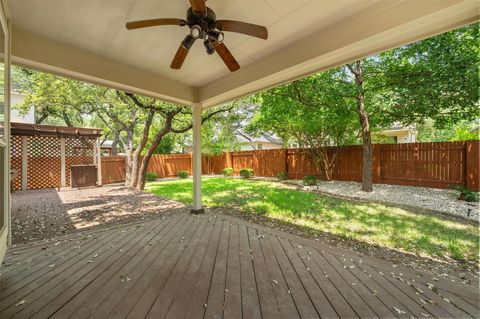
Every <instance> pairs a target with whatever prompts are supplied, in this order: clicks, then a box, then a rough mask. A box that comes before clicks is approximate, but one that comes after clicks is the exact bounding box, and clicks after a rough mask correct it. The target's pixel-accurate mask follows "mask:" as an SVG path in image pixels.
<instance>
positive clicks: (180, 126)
mask: <svg viewBox="0 0 480 319" xmlns="http://www.w3.org/2000/svg"><path fill="white" fill-rule="evenodd" d="M126 96H127V97H128V98H129V99H131V101H132V102H133V103H135V105H136V106H137V107H139V108H141V109H144V110H148V111H149V114H152V116H151V117H149V118H147V121H146V123H145V126H144V128H143V133H142V137H141V138H140V141H139V145H138V146H137V150H136V151H135V154H134V156H133V160H132V179H131V181H130V186H131V187H136V188H137V189H140V190H143V189H144V187H145V181H146V179H145V175H146V173H147V168H148V164H149V162H150V159H151V157H152V155H153V154H154V151H155V149H156V148H157V147H158V146H159V144H160V143H161V142H162V140H163V138H164V137H165V136H166V135H167V134H169V133H174V134H182V133H185V132H187V131H189V130H191V129H192V127H193V122H192V110H191V108H190V107H187V106H181V105H176V104H172V103H168V102H163V101H159V100H155V99H152V98H147V97H140V96H136V95H134V94H131V93H126ZM233 105H234V104H233V103H231V104H227V105H224V106H220V107H218V108H214V109H209V110H207V111H206V112H204V113H203V114H202V120H201V122H202V124H203V123H204V122H205V121H207V120H209V119H210V118H211V117H213V116H215V115H217V114H219V113H222V112H228V111H230V110H231V109H232V108H233ZM155 114H158V115H159V116H160V119H161V121H160V123H161V124H160V125H159V127H158V130H157V132H156V133H155V134H154V135H153V138H152V139H151V140H150V146H149V147H148V148H147V150H146V152H145V154H144V155H143V157H142V158H141V160H140V154H141V150H142V149H143V148H144V147H145V145H146V144H147V142H148V136H149V134H150V129H151V127H152V125H151V124H152V120H153V116H154V115H155ZM139 150H140V151H139ZM138 163H140V164H138ZM137 165H138V172H137V171H136V167H137ZM135 172H137V173H135Z"/></svg>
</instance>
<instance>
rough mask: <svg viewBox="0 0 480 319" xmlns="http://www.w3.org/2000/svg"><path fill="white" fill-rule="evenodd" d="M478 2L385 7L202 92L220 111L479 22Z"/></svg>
mask: <svg viewBox="0 0 480 319" xmlns="http://www.w3.org/2000/svg"><path fill="white" fill-rule="evenodd" d="M478 10H479V3H478V2H477V1H476V0H464V1H458V0H450V1H448V0H447V1H403V0H401V1H381V2H379V3H378V5H377V6H373V7H369V8H368V9H366V10H365V11H364V12H361V13H357V14H355V16H354V17H352V18H351V19H346V20H344V21H341V22H339V23H337V24H334V25H332V26H330V27H328V28H326V29H325V30H323V31H322V32H319V33H317V34H316V35H314V36H309V37H307V38H304V39H301V40H299V41H298V42H297V43H296V44H294V45H292V46H290V47H289V48H286V49H284V50H280V51H278V52H276V53H274V54H272V55H269V56H266V57H265V58H263V59H261V60H259V61H256V62H254V63H252V64H250V65H247V66H245V67H243V68H241V69H240V70H239V71H237V72H235V73H232V74H230V75H227V76H225V77H224V78H222V79H219V80H217V81H215V82H214V83H212V84H209V85H206V86H204V87H202V88H200V90H199V101H200V102H201V103H202V104H203V105H204V106H205V107H211V106H215V105H219V104H221V103H224V102H226V101H230V100H233V99H236V98H239V97H242V96H246V95H249V94H252V93H255V92H258V91H261V90H263V89H266V88H269V87H273V86H275V85H279V84H282V83H286V82H289V81H293V80H295V79H299V78H302V77H305V76H307V75H311V74H314V73H318V72H320V71H324V70H327V69H329V68H332V67H335V66H339V65H342V64H344V63H347V62H349V61H353V60H355V59H359V58H363V57H367V56H369V55H373V54H376V53H379V52H382V51H386V50H389V49H392V48H395V47H399V46H401V45H404V44H407V43H410V42H413V41H417V40H420V39H424V38H427V37H429V36H432V35H435V34H438V33H441V32H445V31H448V30H451V29H454V28H457V27H460V26H462V25H465V24H468V23H472V22H475V21H478V20H479V12H478Z"/></svg>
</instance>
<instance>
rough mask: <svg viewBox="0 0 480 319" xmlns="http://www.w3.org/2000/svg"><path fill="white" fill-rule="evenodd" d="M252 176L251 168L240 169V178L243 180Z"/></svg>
mask: <svg viewBox="0 0 480 319" xmlns="http://www.w3.org/2000/svg"><path fill="white" fill-rule="evenodd" d="M253 174H254V171H253V169H251V168H242V169H241V170H240V176H242V177H243V178H250V177H252V176H253Z"/></svg>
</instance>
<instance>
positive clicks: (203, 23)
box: [187, 7, 217, 37]
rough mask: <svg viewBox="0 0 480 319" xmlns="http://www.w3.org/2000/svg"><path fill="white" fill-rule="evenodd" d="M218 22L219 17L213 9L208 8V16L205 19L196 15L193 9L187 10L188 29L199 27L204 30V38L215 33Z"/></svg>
mask: <svg viewBox="0 0 480 319" xmlns="http://www.w3.org/2000/svg"><path fill="white" fill-rule="evenodd" d="M216 20H217V16H216V15H215V12H213V10H212V9H210V8H208V7H207V15H206V16H205V17H203V16H200V15H196V14H195V13H193V10H192V8H189V9H188V10H187V24H188V27H189V28H191V27H193V26H195V25H198V26H200V27H201V28H202V31H203V33H204V35H203V37H206V35H207V33H209V32H211V31H215V29H216V25H215V21H216Z"/></svg>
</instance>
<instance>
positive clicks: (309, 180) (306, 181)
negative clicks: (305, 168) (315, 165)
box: [303, 175, 317, 186]
mask: <svg viewBox="0 0 480 319" xmlns="http://www.w3.org/2000/svg"><path fill="white" fill-rule="evenodd" d="M316 184H317V179H316V178H315V176H311V175H307V176H305V177H304V178H303V185H307V186H313V185H316Z"/></svg>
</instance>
